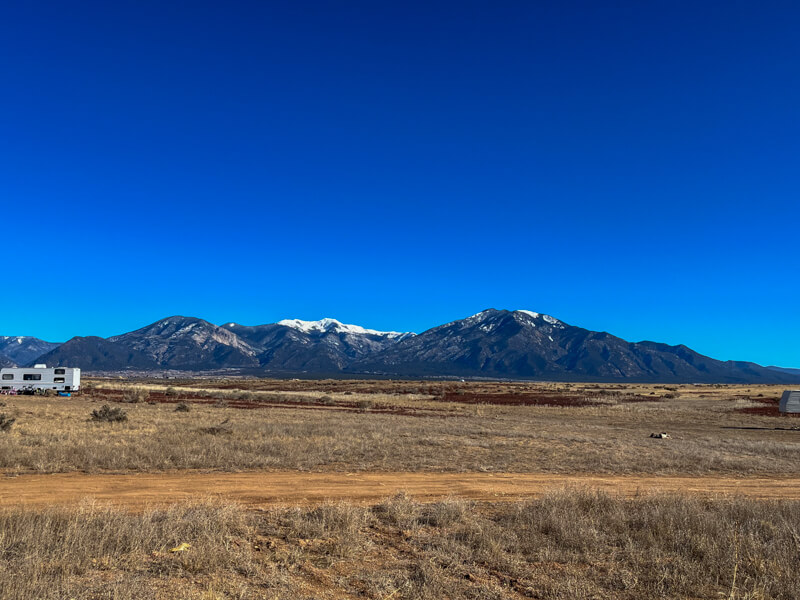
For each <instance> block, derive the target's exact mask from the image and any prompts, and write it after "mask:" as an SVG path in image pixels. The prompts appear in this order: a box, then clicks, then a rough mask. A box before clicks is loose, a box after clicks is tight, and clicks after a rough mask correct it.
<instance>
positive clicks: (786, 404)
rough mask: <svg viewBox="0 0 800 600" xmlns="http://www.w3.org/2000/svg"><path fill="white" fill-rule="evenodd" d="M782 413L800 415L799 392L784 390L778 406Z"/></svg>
mask: <svg viewBox="0 0 800 600" xmlns="http://www.w3.org/2000/svg"><path fill="white" fill-rule="evenodd" d="M778 408H779V409H780V411H781V412H782V413H800V390H786V391H785V392H783V396H781V403H780V405H779V406H778Z"/></svg>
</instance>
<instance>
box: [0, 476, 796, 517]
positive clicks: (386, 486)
mask: <svg viewBox="0 0 800 600" xmlns="http://www.w3.org/2000/svg"><path fill="white" fill-rule="evenodd" d="M564 485H579V486H582V487H586V488H592V489H597V490H602V491H605V492H610V493H614V494H618V495H622V496H626V497H633V496H637V495H639V494H641V493H644V492H650V491H657V492H683V493H692V494H701V495H721V494H722V495H741V496H748V497H752V498H761V499H794V500H797V499H800V477H777V478H766V477H745V478H740V477H686V476H674V477H666V476H611V475H600V474H579V475H557V474H542V473H505V474H499V473H498V474H491V473H370V472H359V473H298V472H295V471H289V472H285V471H284V472H272V473H198V472H182V473H158V474H145V473H137V474H133V475H90V474H85V473H65V474H53V475H20V476H17V477H5V478H0V506H51V505H54V504H75V503H79V502H81V501H83V500H85V499H86V498H92V499H94V500H99V501H102V502H107V503H111V504H113V505H115V506H120V507H125V508H129V509H134V510H137V509H143V508H145V507H148V506H164V505H169V504H173V503H175V502H178V501H184V500H193V499H198V498H205V497H215V498H219V499H223V500H226V501H234V502H237V503H239V504H243V505H247V506H255V507H264V506H275V505H296V504H308V503H318V502H323V501H327V500H333V501H339V500H347V501H350V502H364V503H368V502H375V501H378V500H380V499H381V498H384V497H386V496H388V495H393V494H396V493H398V492H404V493H407V494H408V495H409V496H412V497H414V498H416V499H417V500H424V501H434V500H439V499H442V498H446V497H448V496H458V497H460V498H469V499H471V500H480V501H488V502H497V501H511V500H521V499H525V498H534V497H539V496H541V495H542V494H544V493H546V492H548V491H549V490H552V489H553V488H558V487H563V486H564Z"/></svg>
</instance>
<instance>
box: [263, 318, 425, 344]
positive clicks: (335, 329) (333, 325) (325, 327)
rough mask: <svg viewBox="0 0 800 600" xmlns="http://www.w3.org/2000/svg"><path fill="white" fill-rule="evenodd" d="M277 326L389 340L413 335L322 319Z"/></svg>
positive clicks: (284, 323)
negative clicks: (371, 336) (370, 336)
mask: <svg viewBox="0 0 800 600" xmlns="http://www.w3.org/2000/svg"><path fill="white" fill-rule="evenodd" d="M276 325H282V326H284V327H291V328H292V329H297V330H298V331H302V332H303V333H314V332H318V333H351V334H354V335H373V336H379V337H386V338H388V339H393V340H396V339H400V338H405V337H408V336H411V335H414V334H413V333H408V332H405V333H403V332H400V331H377V330H375V329H365V328H364V327H360V326H359V325H346V324H345V323H341V322H339V321H337V320H336V319H327V318H326V319H320V320H319V321H303V320H301V319H283V320H282V321H278V322H277V323H276Z"/></svg>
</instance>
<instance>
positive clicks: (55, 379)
mask: <svg viewBox="0 0 800 600" xmlns="http://www.w3.org/2000/svg"><path fill="white" fill-rule="evenodd" d="M53 383H64V378H63V377H54V378H53Z"/></svg>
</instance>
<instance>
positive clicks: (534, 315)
mask: <svg viewBox="0 0 800 600" xmlns="http://www.w3.org/2000/svg"><path fill="white" fill-rule="evenodd" d="M514 312H515V313H522V314H523V315H527V316H529V317H531V318H533V319H542V320H543V321H544V322H545V323H547V324H549V325H555V326H557V327H558V326H560V327H563V326H564V324H563V323H562V322H561V321H559V320H558V319H556V318H555V317H551V316H550V315H543V314H542V313H537V312H533V311H532V310H515V311H514Z"/></svg>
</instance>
